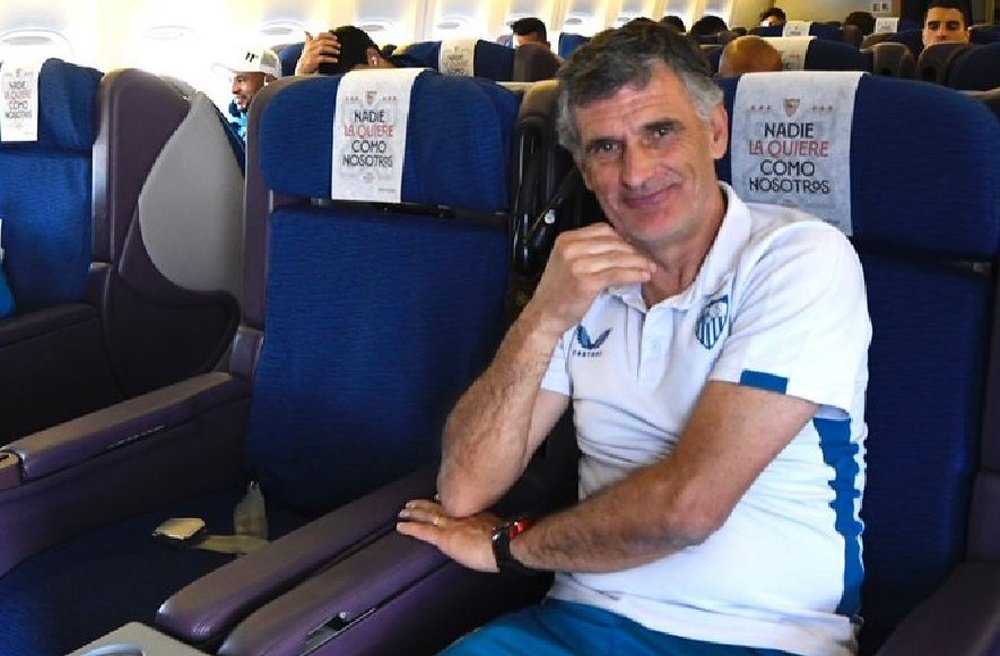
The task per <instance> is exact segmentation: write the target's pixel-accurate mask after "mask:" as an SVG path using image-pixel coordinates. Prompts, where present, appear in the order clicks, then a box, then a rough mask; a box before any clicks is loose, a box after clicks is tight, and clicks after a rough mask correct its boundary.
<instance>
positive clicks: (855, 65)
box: [805, 24, 871, 71]
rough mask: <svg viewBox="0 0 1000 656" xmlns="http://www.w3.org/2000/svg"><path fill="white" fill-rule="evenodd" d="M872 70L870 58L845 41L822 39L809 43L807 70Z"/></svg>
mask: <svg viewBox="0 0 1000 656" xmlns="http://www.w3.org/2000/svg"><path fill="white" fill-rule="evenodd" d="M814 25H815V24H814ZM827 27H829V26H827ZM870 68H871V63H870V62H869V61H868V58H867V57H866V56H865V55H864V54H863V53H862V52H861V51H860V50H858V49H857V48H855V47H854V46H852V45H851V44H849V43H845V42H843V41H833V40H829V39H824V38H822V37H820V38H816V39H813V40H812V41H811V42H810V43H809V49H808V50H806V61H805V69H806V70H810V71H867V70H870Z"/></svg>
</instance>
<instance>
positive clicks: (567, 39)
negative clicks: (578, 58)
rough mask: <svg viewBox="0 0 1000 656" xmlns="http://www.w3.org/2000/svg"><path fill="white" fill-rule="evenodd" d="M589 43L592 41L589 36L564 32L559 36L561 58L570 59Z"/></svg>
mask: <svg viewBox="0 0 1000 656" xmlns="http://www.w3.org/2000/svg"><path fill="white" fill-rule="evenodd" d="M587 41H590V37H589V36H583V35H582V34H573V33H571V32H563V33H561V34H560V35H559V56H560V57H562V58H563V59H569V57H570V55H572V54H573V51H574V50H576V49H577V48H579V47H580V46H582V45H583V44H584V43H586V42H587Z"/></svg>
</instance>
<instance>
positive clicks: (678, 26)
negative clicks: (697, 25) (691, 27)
mask: <svg viewBox="0 0 1000 656" xmlns="http://www.w3.org/2000/svg"><path fill="white" fill-rule="evenodd" d="M660 22H661V23H663V24H664V25H666V26H667V27H672V28H673V29H674V31H676V32H677V33H678V34H684V33H685V32H687V26H686V25H684V21H683V20H682V19H681V17H680V16H675V15H674V14H670V15H668V16H664V17H663V18H661V19H660Z"/></svg>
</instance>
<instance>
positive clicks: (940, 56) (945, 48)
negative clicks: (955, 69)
mask: <svg viewBox="0 0 1000 656" xmlns="http://www.w3.org/2000/svg"><path fill="white" fill-rule="evenodd" d="M977 47H978V46H974V45H972V44H969V43H936V44H934V46H933V47H930V48H924V49H923V50H922V51H921V53H920V56H919V57H918V58H917V73H916V75H915V77H916V79H918V80H923V81H924V82H931V83H933V84H942V85H946V86H947V85H948V78H949V75H950V71H951V67H952V65H953V63H954V62H955V61H956V59H957V58H958V57H959V56H960V55H961V53H963V52H965V51H966V50H969V49H972V48H977Z"/></svg>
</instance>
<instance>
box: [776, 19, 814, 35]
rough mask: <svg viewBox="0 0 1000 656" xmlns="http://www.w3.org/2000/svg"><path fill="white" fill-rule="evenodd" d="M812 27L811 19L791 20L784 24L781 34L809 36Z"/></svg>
mask: <svg viewBox="0 0 1000 656" xmlns="http://www.w3.org/2000/svg"><path fill="white" fill-rule="evenodd" d="M811 27H812V23H811V22H810V21H793V20H790V21H788V22H786V23H785V24H784V25H783V26H782V28H781V36H809V34H810V31H809V29H810V28H811Z"/></svg>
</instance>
